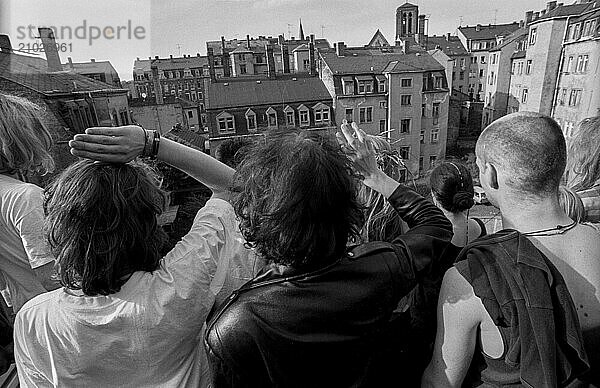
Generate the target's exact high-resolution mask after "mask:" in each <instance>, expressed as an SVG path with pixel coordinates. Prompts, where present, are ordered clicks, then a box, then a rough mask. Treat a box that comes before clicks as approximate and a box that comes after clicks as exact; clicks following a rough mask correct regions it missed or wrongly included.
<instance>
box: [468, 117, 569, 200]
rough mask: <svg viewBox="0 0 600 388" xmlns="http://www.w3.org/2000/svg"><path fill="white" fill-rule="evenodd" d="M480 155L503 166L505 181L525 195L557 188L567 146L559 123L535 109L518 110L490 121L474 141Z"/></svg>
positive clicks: (534, 194)
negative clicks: (506, 177)
mask: <svg viewBox="0 0 600 388" xmlns="http://www.w3.org/2000/svg"><path fill="white" fill-rule="evenodd" d="M477 149H478V150H479V151H480V155H481V156H482V157H483V158H484V159H485V160H486V161H489V162H494V163H495V164H496V165H497V166H499V167H500V168H503V169H505V171H506V175H507V176H508V180H507V184H508V185H509V187H511V188H512V189H513V190H516V191H518V192H520V193H522V194H523V195H525V196H527V197H531V196H533V197H546V196H548V195H554V194H556V193H557V192H558V186H559V185H560V181H561V178H562V175H563V173H564V171H565V165H566V160H567V146H566V143H565V137H564V135H563V133H562V131H561V129H560V126H559V125H558V124H557V123H556V121H554V120H553V119H552V118H550V117H548V116H545V115H543V114H540V113H535V112H517V113H511V114H509V115H507V116H504V117H502V118H500V119H498V120H496V121H494V122H493V123H491V124H490V125H489V126H488V127H487V128H486V129H485V130H484V131H483V132H482V133H481V135H480V137H479V140H478V141H477Z"/></svg>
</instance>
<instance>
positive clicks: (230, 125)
mask: <svg viewBox="0 0 600 388" xmlns="http://www.w3.org/2000/svg"><path fill="white" fill-rule="evenodd" d="M217 122H218V124H219V131H222V132H229V131H234V130H235V120H234V118H233V116H232V115H230V114H229V113H226V112H222V113H220V114H219V115H218V116H217Z"/></svg>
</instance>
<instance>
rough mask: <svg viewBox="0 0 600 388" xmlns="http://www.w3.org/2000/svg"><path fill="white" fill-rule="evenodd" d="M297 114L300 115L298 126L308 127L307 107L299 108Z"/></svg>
mask: <svg viewBox="0 0 600 388" xmlns="http://www.w3.org/2000/svg"><path fill="white" fill-rule="evenodd" d="M298 114H299V115H300V126H302V127H306V126H308V125H310V120H309V118H308V108H307V107H305V106H302V107H299V108H298Z"/></svg>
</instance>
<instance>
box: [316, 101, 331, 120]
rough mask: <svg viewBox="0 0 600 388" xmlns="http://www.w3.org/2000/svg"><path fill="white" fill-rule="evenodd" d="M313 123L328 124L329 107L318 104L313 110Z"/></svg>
mask: <svg viewBox="0 0 600 388" xmlns="http://www.w3.org/2000/svg"><path fill="white" fill-rule="evenodd" d="M315 123H317V124H325V123H329V107H327V106H325V105H324V104H320V105H319V107H318V108H316V109H315Z"/></svg>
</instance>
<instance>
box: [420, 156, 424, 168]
mask: <svg viewBox="0 0 600 388" xmlns="http://www.w3.org/2000/svg"><path fill="white" fill-rule="evenodd" d="M419 171H423V157H422V156H420V157H419Z"/></svg>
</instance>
